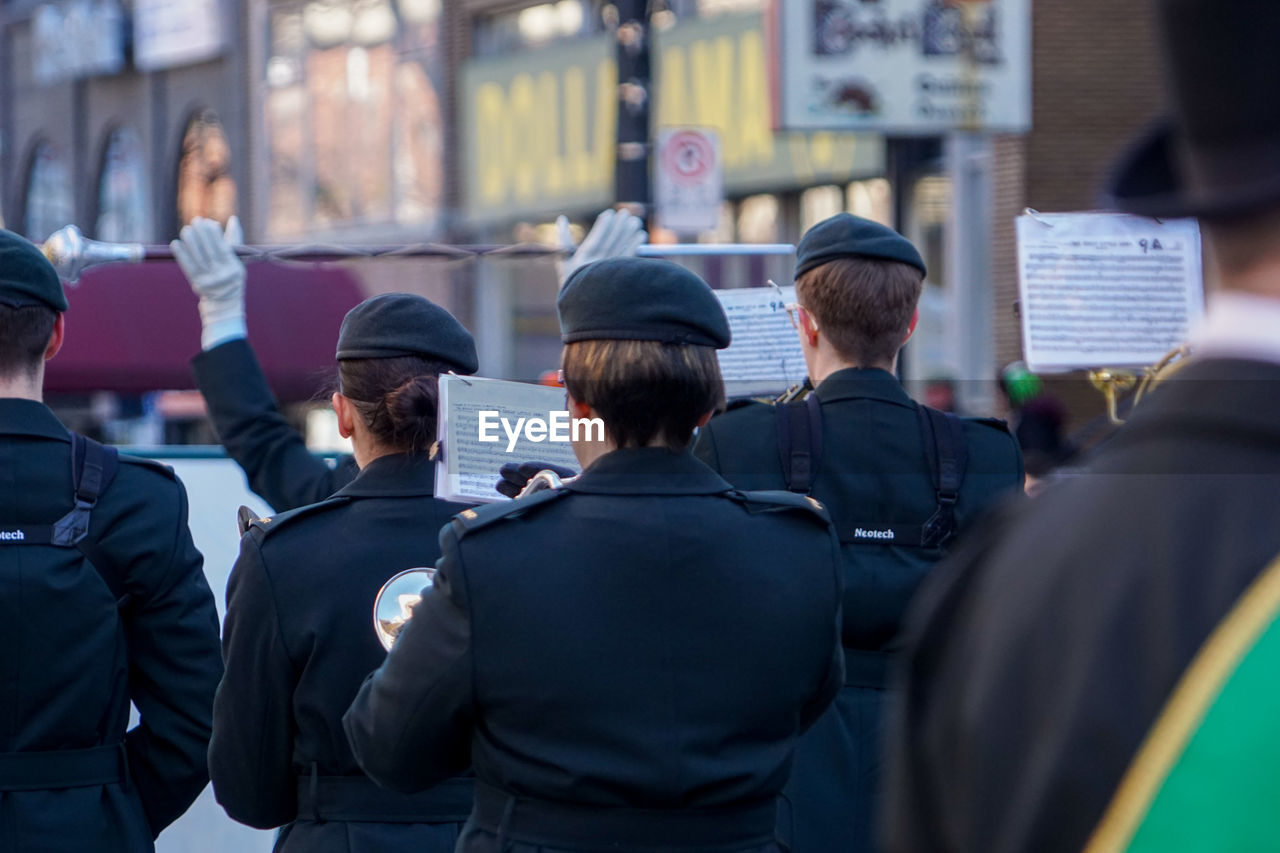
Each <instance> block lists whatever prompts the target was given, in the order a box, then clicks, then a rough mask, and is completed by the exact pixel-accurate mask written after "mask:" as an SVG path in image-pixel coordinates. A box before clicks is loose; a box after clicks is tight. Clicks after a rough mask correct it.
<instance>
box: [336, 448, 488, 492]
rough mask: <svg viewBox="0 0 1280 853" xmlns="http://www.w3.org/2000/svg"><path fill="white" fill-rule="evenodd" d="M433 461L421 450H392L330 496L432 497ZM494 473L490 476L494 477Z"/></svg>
mask: <svg viewBox="0 0 1280 853" xmlns="http://www.w3.org/2000/svg"><path fill="white" fill-rule="evenodd" d="M435 476H436V468H435V463H434V462H432V461H431V460H430V459H428V458H427V454H425V453H393V454H391V455H389V456H379V457H378V458H377V459H375V460H373V461H372V462H370V463H369V464H368V465H366V466H364V468H362V469H360V473H359V474H358V475H356V478H355V479H354V480H352V481H351V482H350V483H348V484H347V485H345V486H343V487H342V488H341V489H339V490H338V491H337V492H335V493H334V495H333V496H334V497H335V498H336V497H348V498H383V497H432V496H433V495H435ZM497 476H498V475H497V473H496V472H495V473H494V478H495V479H497Z"/></svg>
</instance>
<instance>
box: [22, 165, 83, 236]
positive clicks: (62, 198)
mask: <svg viewBox="0 0 1280 853" xmlns="http://www.w3.org/2000/svg"><path fill="white" fill-rule="evenodd" d="M24 215H25V216H24V219H25V226H26V227H25V229H24V230H25V232H26V235H27V239H28V240H30V241H31V242H33V243H37V244H39V243H43V242H44V241H45V240H47V239H49V235H50V234H52V233H53V232H54V231H57V230H58V229H59V228H62V227H63V226H66V225H70V224H71V223H72V222H73V221H74V220H75V215H76V211H75V196H74V194H73V192H72V189H71V169H70V167H68V166H67V161H66V160H65V159H64V158H63V157H62V152H61V151H60V150H59V149H58V147H57V146H55V145H54V144H53V143H51V142H41V143H40V144H39V145H37V146H36V149H35V151H34V152H33V154H32V156H31V168H30V170H29V171H28V173H27V197H26V204H25V205H24Z"/></svg>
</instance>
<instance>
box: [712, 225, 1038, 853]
mask: <svg viewBox="0 0 1280 853" xmlns="http://www.w3.org/2000/svg"><path fill="white" fill-rule="evenodd" d="M924 274H925V267H924V261H923V260H922V259H921V257H920V253H919V252H918V251H916V248H915V246H913V245H912V244H911V243H910V242H909V241H907V240H906V239H905V238H904V237H902V236H901V235H899V234H898V233H897V232H895V231H893V230H892V229H890V228H887V227H885V226H883V225H880V224H878V223H875V222H872V221H870V220H866V219H860V218H858V217H855V216H850V215H849V214H847V213H846V214H840V215H839V216H836V217H833V218H831V219H828V220H826V221H824V222H821V223H819V224H818V225H815V226H814V227H813V228H812V229H810V230H809V231H808V233H806V234H805V235H804V238H803V239H802V240H801V241H800V245H799V246H798V247H797V253H796V300H797V302H798V304H797V305H793V306H789V310H790V311H791V312H792V314H793V322H794V323H795V324H796V332H797V334H798V335H799V338H800V347H801V349H802V350H803V352H804V359H805V364H806V366H807V367H808V376H809V380H810V382H811V383H813V385H814V386H815V387H816V390H815V391H814V392H813V393H812V394H810V395H809V396H808V398H807V399H805V400H802V401H800V402H798V403H790V404H779V405H772V406H770V405H764V404H759V403H746V404H741V405H736V406H732V407H730V410H729V411H728V412H726V413H724V414H722V415H720V416H719V417H716V418H714V419H713V420H712V421H711V422H710V423H709V424H708V425H707V426H706V427H705V428H704V429H702V430H701V431H700V432H699V434H698V438H697V442H696V444H695V445H694V453H695V454H697V456H698V457H699V458H701V459H702V460H703V461H704V462H706V463H707V464H708V465H709V466H711V468H713V469H715V470H716V471H718V472H719V473H720V474H721V476H723V477H724V478H725V479H726V480H728V481H729V482H731V483H733V484H734V485H735V486H737V487H738V488H741V489H790V490H792V491H793V492H798V493H801V494H805V495H812V496H813V497H814V498H817V499H818V500H819V501H821V502H822V503H823V504H824V505H825V506H826V507H827V509H828V511H829V512H830V513H831V518H832V520H833V521H834V523H835V528H836V532H837V533H838V534H839V538H840V550H841V558H842V569H843V575H844V636H843V642H844V652H845V661H846V676H845V687H844V689H843V690H842V691H841V693H840V696H839V698H838V699H837V700H836V702H835V704H834V705H833V706H832V708H831V710H830V711H828V712H827V714H826V715H825V716H824V717H823V718H822V720H821V721H820V722H819V723H818V724H817V725H816V726H814V728H813V730H812V731H810V732H809V733H808V734H807V735H805V737H804V738H803V739H802V740H801V743H800V748H799V751H798V752H797V754H796V763H795V768H794V769H793V771H792V775H791V781H790V782H789V783H788V785H787V788H786V791H785V805H784V808H783V809H781V810H780V814H779V827H780V834H781V836H782V838H783V839H784V840H786V841H787V842H788V843H789V844H790V845H791V849H792V850H793V851H795V853H831V851H864V850H870V849H871V847H872V839H873V830H872V818H873V814H874V803H875V798H876V796H877V794H878V791H879V782H880V768H881V763H882V762H881V754H882V745H881V734H880V733H881V728H880V709H881V705H882V703H883V701H884V698H885V691H886V687H887V685H886V680H887V673H888V670H889V663H890V661H891V660H892V658H893V656H894V655H895V654H896V652H897V648H898V641H897V635H898V628H899V625H900V623H901V620H902V616H903V612H904V611H905V610H906V607H907V602H908V601H909V600H910V599H911V597H912V595H913V594H914V593H915V590H916V588H917V587H918V586H919V584H920V582H921V581H922V580H923V579H924V578H925V576H926V575H927V574H928V573H929V571H930V570H931V569H932V568H933V566H934V564H935V563H937V562H938V560H940V559H941V558H942V557H943V555H944V554H946V552H947V549H948V548H949V547H950V545H951V540H952V538H953V537H954V536H956V535H957V534H961V533H963V532H964V531H965V530H967V529H968V528H969V527H970V526H971V525H972V524H973V523H974V521H975V520H976V519H977V518H978V517H979V516H981V515H982V514H983V513H984V512H986V511H987V510H988V509H989V508H990V507H991V506H993V505H994V504H995V503H996V502H997V501H999V500H1000V499H1002V498H1004V497H1007V496H1010V495H1016V494H1017V493H1018V491H1019V489H1020V488H1021V486H1022V461H1021V457H1020V456H1019V454H1018V446H1017V444H1016V443H1015V442H1014V440H1013V437H1012V436H1010V435H1009V431H1008V430H1007V429H1006V428H1005V425H1004V422H1003V421H997V420H989V419H968V418H958V417H956V416H954V415H949V414H944V413H942V412H938V411H936V410H932V409H929V408H927V407H924V406H920V405H918V404H917V403H915V402H914V401H913V400H912V399H911V397H910V396H908V395H907V392H906V391H905V390H904V389H903V387H902V385H901V383H899V382H898V380H897V377H896V376H895V375H894V374H895V371H896V368H897V360H898V352H899V350H901V348H902V346H903V345H904V344H905V343H906V342H907V338H908V337H909V336H910V335H911V332H912V330H913V329H914V328H915V320H916V305H917V303H918V301H919V299H920V292H921V287H922V283H923V279H924Z"/></svg>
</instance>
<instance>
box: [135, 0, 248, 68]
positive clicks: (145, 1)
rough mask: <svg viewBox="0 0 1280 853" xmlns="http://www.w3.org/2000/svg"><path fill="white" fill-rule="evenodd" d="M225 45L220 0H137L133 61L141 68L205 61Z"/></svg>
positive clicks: (215, 54)
mask: <svg viewBox="0 0 1280 853" xmlns="http://www.w3.org/2000/svg"><path fill="white" fill-rule="evenodd" d="M226 46H227V37H226V32H225V23H224V20H223V14H222V3H221V0H134V3H133V64H134V65H136V66H137V67H138V70H140V71H155V70H158V69H161V68H172V67H174V66H176V65H190V64H192V63H196V62H203V61H205V60H206V59H213V58H214V57H215V56H218V55H219V54H221V53H222V52H223V50H225V49H226Z"/></svg>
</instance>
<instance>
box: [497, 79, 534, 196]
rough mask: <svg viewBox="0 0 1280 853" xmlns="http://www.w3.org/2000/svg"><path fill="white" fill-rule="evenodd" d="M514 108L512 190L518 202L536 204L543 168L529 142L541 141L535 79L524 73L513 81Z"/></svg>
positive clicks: (509, 145)
mask: <svg viewBox="0 0 1280 853" xmlns="http://www.w3.org/2000/svg"><path fill="white" fill-rule="evenodd" d="M510 105H511V116H510V121H509V122H508V126H507V132H506V133H505V134H504V137H505V141H506V146H505V150H506V155H507V162H508V163H509V164H510V168H511V190H512V193H513V194H514V196H515V198H516V200H518V201H525V202H527V201H533V199H535V198H537V195H538V188H537V175H538V171H539V169H540V168H541V167H540V166H539V165H538V164H537V163H535V162H534V159H535V158H534V157H531V156H530V145H529V140H530V139H536V138H537V137H536V134H537V133H538V123H539V115H538V109H537V99H536V97H535V96H534V89H533V77H532V76H530V75H529V74H526V73H523V72H522V73H520V74H517V75H516V76H515V77H514V78H513V79H512V80H511V95H510ZM535 147H536V146H535Z"/></svg>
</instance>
